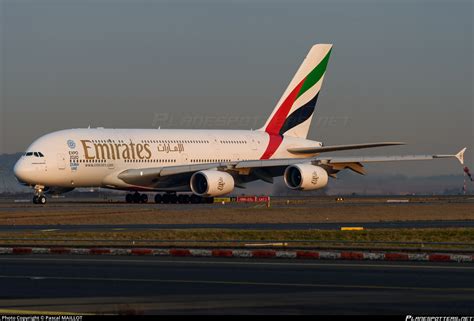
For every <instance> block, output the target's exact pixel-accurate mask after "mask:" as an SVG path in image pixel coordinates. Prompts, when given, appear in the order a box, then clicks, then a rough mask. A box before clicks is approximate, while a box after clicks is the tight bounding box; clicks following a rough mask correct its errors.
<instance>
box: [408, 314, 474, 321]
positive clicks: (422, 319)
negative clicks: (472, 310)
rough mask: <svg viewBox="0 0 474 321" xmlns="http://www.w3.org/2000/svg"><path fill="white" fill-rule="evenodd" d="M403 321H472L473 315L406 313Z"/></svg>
mask: <svg viewBox="0 0 474 321" xmlns="http://www.w3.org/2000/svg"><path fill="white" fill-rule="evenodd" d="M405 321H474V316H469V317H468V316H465V317H460V316H412V315H407V316H406V317H405Z"/></svg>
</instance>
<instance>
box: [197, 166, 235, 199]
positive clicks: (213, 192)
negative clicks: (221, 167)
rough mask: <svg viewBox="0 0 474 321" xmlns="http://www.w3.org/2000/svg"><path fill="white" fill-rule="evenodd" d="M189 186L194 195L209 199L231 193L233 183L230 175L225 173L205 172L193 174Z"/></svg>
mask: <svg viewBox="0 0 474 321" xmlns="http://www.w3.org/2000/svg"><path fill="white" fill-rule="evenodd" d="M190 185H191V190H192V191H193V193H194V194H196V195H199V196H204V197H209V196H221V195H224V194H228V193H230V192H232V191H233V190H234V185H235V182H234V178H233V177H232V175H230V174H228V173H226V172H221V171H217V170H216V171H213V170H205V171H200V172H196V173H194V174H193V176H191V182H190Z"/></svg>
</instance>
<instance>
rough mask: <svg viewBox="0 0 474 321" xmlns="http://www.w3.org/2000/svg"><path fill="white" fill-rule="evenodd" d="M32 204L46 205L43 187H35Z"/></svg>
mask: <svg viewBox="0 0 474 321" xmlns="http://www.w3.org/2000/svg"><path fill="white" fill-rule="evenodd" d="M33 204H40V205H44V204H46V197H45V196H44V186H40V185H36V186H35V194H34V196H33Z"/></svg>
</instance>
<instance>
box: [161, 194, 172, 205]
mask: <svg viewBox="0 0 474 321" xmlns="http://www.w3.org/2000/svg"><path fill="white" fill-rule="evenodd" d="M161 200H162V201H163V204H169V202H170V194H164V195H163V196H162V197H161Z"/></svg>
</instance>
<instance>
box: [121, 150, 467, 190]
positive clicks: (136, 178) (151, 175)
mask: <svg viewBox="0 0 474 321" xmlns="http://www.w3.org/2000/svg"><path fill="white" fill-rule="evenodd" d="M465 151H466V148H464V149H462V150H461V151H460V152H458V153H457V154H436V155H405V156H355V157H350V156H349V157H320V156H318V157H308V158H286V159H268V160H247V161H233V162H223V163H206V164H193V165H180V166H166V167H153V168H143V169H128V170H125V171H123V172H121V173H119V174H118V178H119V179H120V180H122V181H124V182H125V183H127V184H132V185H136V186H143V187H156V186H157V185H158V183H159V182H161V183H163V182H164V183H165V185H166V181H169V183H170V186H172V184H179V182H181V183H182V184H187V183H188V182H189V178H190V177H191V175H192V174H194V173H195V172H198V171H201V170H206V169H215V170H221V171H226V172H229V173H232V174H234V176H237V177H238V176H247V177H249V176H250V175H253V176H254V177H253V178H254V179H262V180H263V181H266V182H272V179H273V177H275V176H281V175H283V172H284V170H285V168H286V167H287V166H290V165H294V164H301V163H311V164H313V165H317V166H321V167H323V168H325V169H326V170H327V171H328V173H329V175H331V176H333V177H334V176H335V174H336V173H337V172H339V171H341V170H344V169H350V170H352V171H354V172H356V173H359V174H365V170H364V166H363V164H364V163H379V162H397V161H420V160H433V159H438V158H456V159H458V161H459V162H460V163H461V164H463V163H464V152H465Z"/></svg>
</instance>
